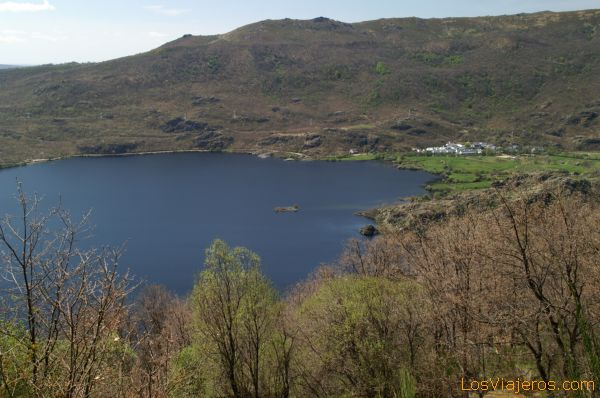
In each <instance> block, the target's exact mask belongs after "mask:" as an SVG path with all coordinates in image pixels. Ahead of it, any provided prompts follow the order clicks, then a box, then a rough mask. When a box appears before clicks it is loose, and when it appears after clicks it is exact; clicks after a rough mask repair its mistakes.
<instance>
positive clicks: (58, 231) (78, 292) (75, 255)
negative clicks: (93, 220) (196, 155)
mask: <svg viewBox="0 0 600 398" xmlns="http://www.w3.org/2000/svg"><path fill="white" fill-rule="evenodd" d="M17 199H18V204H19V209H20V214H19V216H17V217H11V216H6V217H4V219H3V220H2V221H1V222H0V247H1V248H2V249H1V250H2V251H1V255H2V257H1V260H2V267H3V269H2V271H3V272H2V275H3V277H4V281H3V282H2V283H0V287H1V291H0V297H1V299H2V300H3V302H2V308H3V309H4V311H3V312H2V313H1V314H0V316H1V317H2V319H1V320H0V336H2V337H0V339H10V340H11V341H12V342H13V344H14V347H13V350H10V351H3V352H2V353H1V354H0V356H1V357H2V358H1V360H0V374H1V375H2V379H3V380H2V382H3V386H4V392H5V393H6V395H7V396H9V397H14V396H18V394H17V392H16V390H14V389H13V388H12V387H11V386H14V385H15V383H19V384H23V383H24V384H25V385H26V392H25V393H24V394H25V395H26V396H39V397H46V396H49V395H53V396H62V397H68V398H71V397H89V396H90V395H91V394H92V390H93V388H94V386H95V385H96V384H98V383H100V382H101V380H102V377H103V374H102V372H103V370H104V369H103V359H104V354H105V353H106V352H107V351H108V350H110V341H111V339H112V338H113V337H114V333H115V332H116V328H117V325H118V324H119V322H120V321H121V318H122V317H123V315H124V314H125V311H126V303H125V297H126V296H127V293H128V292H129V290H130V279H129V278H128V276H127V275H125V276H120V275H119V274H118V273H117V266H118V262H119V258H120V250H113V249H108V248H104V249H99V250H98V249H89V250H82V249H79V248H78V240H79V238H80V237H81V236H82V235H84V234H85V233H86V232H87V231H88V227H87V225H88V216H87V215H86V216H85V217H84V218H83V219H82V221H80V222H78V223H75V222H73V221H72V219H71V217H70V215H69V213H68V212H66V211H64V210H63V209H62V208H60V207H59V208H55V209H52V210H50V211H49V212H47V213H42V212H41V209H40V201H39V199H38V198H37V197H36V196H33V197H28V196H27V195H26V194H25V193H24V192H23V190H22V188H21V186H20V185H19V186H18V197H17ZM21 325H23V326H21ZM5 341H6V340H5ZM24 356H25V357H26V358H27V361H26V362H25V363H23V357H24ZM15 363H17V364H22V366H23V368H22V369H20V370H19V372H18V374H15V372H14V371H11V369H10V367H11V364H13V365H14V364H15ZM11 375H12V376H11ZM13 376H15V377H18V378H19V380H16V379H14V378H13ZM19 391H23V388H20V389H19Z"/></svg>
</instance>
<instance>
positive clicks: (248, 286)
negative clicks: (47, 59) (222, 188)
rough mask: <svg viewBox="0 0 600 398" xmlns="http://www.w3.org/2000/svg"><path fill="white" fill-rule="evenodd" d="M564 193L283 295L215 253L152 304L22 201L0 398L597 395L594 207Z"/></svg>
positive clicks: (503, 207) (398, 243)
mask: <svg viewBox="0 0 600 398" xmlns="http://www.w3.org/2000/svg"><path fill="white" fill-rule="evenodd" d="M577 186H578V187H579V188H581V189H576V190H561V189H557V190H554V191H552V192H547V193H546V194H544V195H540V196H526V195H521V196H515V195H514V192H513V193H512V194H511V195H510V196H507V192H506V191H502V190H497V191H495V192H493V193H491V194H492V195H494V196H495V199H496V203H497V206H494V207H490V208H489V209H488V210H487V211H479V210H477V211H467V212H465V213H463V214H461V215H457V216H454V217H448V218H446V219H445V220H443V221H441V222H429V223H423V224H421V225H418V226H416V227H415V228H405V229H390V230H388V231H385V233H384V234H383V235H381V236H379V237H377V238H375V239H373V240H370V241H366V242H358V241H351V242H349V243H348V246H347V249H346V250H345V251H344V253H343V255H342V256H341V257H340V259H339V261H338V262H336V263H335V264H332V265H330V266H326V267H322V268H320V269H318V270H317V271H316V272H315V273H314V275H313V276H312V277H311V278H309V279H308V280H307V281H305V282H303V283H300V284H299V285H297V286H296V287H295V288H294V289H292V290H291V291H290V292H288V293H287V294H285V295H281V294H280V293H279V292H277V291H276V290H275V289H274V288H273V287H272V285H271V284H270V282H269V281H268V279H267V278H266V277H265V276H264V275H263V274H262V273H261V270H260V258H259V257H258V256H257V255H256V254H255V253H253V252H251V251H250V250H248V249H245V248H231V247H229V246H228V245H227V244H226V243H225V242H223V241H219V240H217V241H215V242H213V244H212V245H211V246H210V247H209V248H208V249H207V250H206V257H205V266H204V268H203V269H202V271H201V272H200V274H199V276H198V278H197V280H196V282H195V286H194V289H193V291H192V293H191V294H190V295H189V297H186V298H177V297H174V296H173V295H171V294H170V293H169V292H167V291H166V290H165V289H164V288H162V287H160V286H146V287H144V288H143V289H142V290H141V292H138V293H136V295H135V297H130V296H131V294H132V288H133V287H134V286H133V285H132V282H131V279H130V278H129V277H128V276H127V275H120V274H119V273H118V272H116V271H117V264H118V257H119V252H118V251H113V250H108V249H104V250H83V249H79V248H78V241H79V238H80V237H81V236H82V235H81V234H85V231H86V222H85V220H84V222H82V223H79V222H74V221H73V220H71V218H70V216H69V215H68V213H67V212H65V211H63V210H61V209H55V210H52V211H51V212H50V214H43V213H42V212H41V211H40V210H39V206H38V202H37V200H36V199H35V198H28V197H27V196H26V195H25V194H23V193H22V192H21V193H20V194H19V201H20V204H21V208H22V213H21V214H19V215H17V216H16V217H13V218H11V217H7V218H5V219H4V220H3V222H2V224H1V228H0V244H1V245H2V254H3V256H2V275H3V276H4V277H5V278H4V281H3V282H2V284H0V288H1V289H2V294H1V295H0V297H1V299H2V306H0V308H1V310H0V397H235V398H238V397H239V398H242V397H244V398H245V397H255V398H258V397H282V398H283V397H340V398H341V397H350V396H353V397H389V398H392V397H405V398H409V397H462V396H466V395H467V393H466V392H465V391H463V390H462V389H461V383H460V381H461V379H466V380H472V379H485V378H488V377H492V378H495V377H505V378H511V379H516V378H518V377H520V378H521V379H536V380H543V381H547V382H550V381H552V380H558V381H561V380H567V379H568V380H592V381H595V382H596V383H598V381H600V342H599V341H600V340H599V336H598V333H600V330H599V329H598V324H599V321H600V299H599V297H600V294H599V293H600V290H599V289H600V271H599V269H598V264H600V230H598V225H600V201H599V200H598V198H599V197H600V196H599V195H598V194H599V191H598V186H597V185H594V184H591V183H590V182H589V181H587V182H586V180H581V181H580V182H579V185H577ZM596 385H597V384H596ZM476 393H479V394H480V395H483V393H484V392H483V391H479V392H476ZM553 394H554V393H553ZM553 394H548V395H547V396H550V395H553ZM561 394H562V393H556V395H558V396H562V395H561ZM591 395H592V393H591V392H589V391H584V392H581V393H580V394H579V396H582V397H583V396H591ZM574 396H577V395H574Z"/></svg>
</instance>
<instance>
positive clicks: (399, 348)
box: [296, 275, 427, 398]
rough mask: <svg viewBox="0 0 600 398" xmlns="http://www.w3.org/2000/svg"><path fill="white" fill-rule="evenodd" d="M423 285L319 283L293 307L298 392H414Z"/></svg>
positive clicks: (357, 279)
mask: <svg viewBox="0 0 600 398" xmlns="http://www.w3.org/2000/svg"><path fill="white" fill-rule="evenodd" d="M422 293H423V291H422V289H421V288H420V287H419V286H418V285H417V284H415V283H413V282H412V281H410V280H406V279H404V280H402V281H392V280H389V279H386V278H378V277H370V276H351V275H346V276H340V277H336V278H333V279H330V280H326V281H324V282H322V284H321V285H320V286H319V287H318V288H316V290H315V291H314V292H313V293H311V294H309V295H308V296H306V298H305V299H303V300H301V302H300V303H299V305H298V307H297V308H296V313H297V315H296V322H297V329H298V333H299V340H300V341H299V344H301V348H299V350H300V352H299V353H298V354H297V355H298V356H299V358H298V359H297V360H296V366H299V367H300V369H298V370H297V372H298V374H299V379H300V380H299V383H300V389H301V390H302V391H303V396H315V397H341V396H362V397H373V398H375V397H381V398H386V397H389V398H392V397H398V396H406V397H409V396H414V395H413V394H414V378H413V375H411V373H413V372H414V370H415V367H414V365H416V363H417V362H418V361H419V357H417V356H419V355H420V354H421V348H422V347H423V343H424V341H422V340H413V341H412V345H411V344H410V342H409V340H410V339H411V336H413V335H414V332H415V331H417V333H418V334H420V335H422V333H424V330H423V328H424V325H425V322H424V319H423V318H421V317H419V316H415V314H417V311H416V310H417V309H418V308H420V309H421V310H422V311H423V313H426V307H427V303H426V301H425V297H424V295H423V294H422Z"/></svg>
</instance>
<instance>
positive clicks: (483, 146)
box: [412, 142, 518, 155]
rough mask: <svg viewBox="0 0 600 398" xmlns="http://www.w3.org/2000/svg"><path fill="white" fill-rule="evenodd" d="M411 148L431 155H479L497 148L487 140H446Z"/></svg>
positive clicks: (494, 150)
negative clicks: (462, 141)
mask: <svg viewBox="0 0 600 398" xmlns="http://www.w3.org/2000/svg"><path fill="white" fill-rule="evenodd" d="M513 149H518V148H513ZM412 150H413V152H417V153H424V154H433V155H437V154H439V155H481V154H483V153H486V152H487V153H489V152H493V153H495V152H496V151H497V150H498V148H497V147H496V145H494V144H490V143H487V142H474V143H472V144H468V143H465V144H461V143H455V142H448V143H447V144H445V145H444V146H435V147H427V148H425V149H419V148H413V149H412Z"/></svg>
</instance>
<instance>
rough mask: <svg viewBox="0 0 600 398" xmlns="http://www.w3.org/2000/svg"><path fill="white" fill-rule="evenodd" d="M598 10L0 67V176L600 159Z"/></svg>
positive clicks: (287, 24) (277, 35)
mask: <svg viewBox="0 0 600 398" xmlns="http://www.w3.org/2000/svg"><path fill="white" fill-rule="evenodd" d="M599 93H600V11H596V10H590V11H580V12H569V13H550V12H543V13H537V14H521V15H514V16H501V17H481V18H452V19H431V20H424V19H417V18H406V19H383V20H377V21H369V22H363V23H356V24H346V23H342V22H337V21H333V20H330V19H327V18H316V19H313V20H307V21H299V20H278V21H263V22H259V23H256V24H252V25H248V26H245V27H242V28H240V29H237V30H235V31H233V32H230V33H227V34H223V35H218V36H202V37H200V36H190V35H186V36H184V37H182V38H180V39H178V40H176V41H174V42H171V43H168V44H165V45H164V46H162V47H160V48H157V49H156V50H153V51H150V52H148V53H143V54H139V55H135V56H131V57H126V58H121V59H117V60H113V61H108V62H103V63H96V64H64V65H57V66H53V65H47V66H40V67H32V68H22V69H12V70H3V71H0V164H9V163H12V162H17V161H22V160H26V159H35V158H46V157H52V156H61V155H71V154H77V153H107V152H108V153H122V152H136V151H147V150H176V149H201V150H249V151H257V152H274V151H291V152H298V153H305V154H308V155H315V156H322V155H325V154H332V153H347V151H348V150H349V149H350V148H355V149H357V150H359V151H373V150H376V151H385V150H391V149H393V150H406V149H410V148H411V147H413V146H426V145H432V144H439V143H443V142H445V141H447V140H450V139H453V140H454V139H455V140H465V141H467V140H469V141H474V140H487V141H493V142H496V143H498V144H502V143H508V142H517V143H524V144H535V145H545V146H547V147H558V148H565V149H569V150H594V149H600V128H599V126H600V122H599V121H598V115H599V113H600V94H599Z"/></svg>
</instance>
